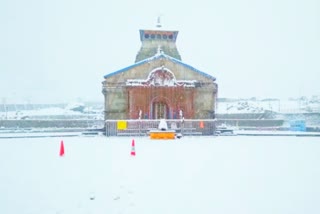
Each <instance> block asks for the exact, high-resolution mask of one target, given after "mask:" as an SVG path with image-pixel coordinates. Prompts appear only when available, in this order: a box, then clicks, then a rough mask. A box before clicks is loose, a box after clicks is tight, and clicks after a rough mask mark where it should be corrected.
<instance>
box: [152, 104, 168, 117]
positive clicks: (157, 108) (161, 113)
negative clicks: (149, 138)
mask: <svg viewBox="0 0 320 214" xmlns="http://www.w3.org/2000/svg"><path fill="white" fill-rule="evenodd" d="M152 110H153V111H152V112H153V115H152V117H153V119H167V117H168V115H167V114H168V105H167V104H166V103H164V102H154V103H153V105H152Z"/></svg>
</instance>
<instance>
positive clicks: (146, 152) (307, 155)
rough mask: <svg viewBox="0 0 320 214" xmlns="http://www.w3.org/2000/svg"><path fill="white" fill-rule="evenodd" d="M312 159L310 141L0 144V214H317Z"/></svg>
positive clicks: (317, 146)
mask: <svg viewBox="0 0 320 214" xmlns="http://www.w3.org/2000/svg"><path fill="white" fill-rule="evenodd" d="M132 139H134V140H135V150H136V156H135V157H132V156H130V151H131V141H132ZM61 140H63V141H64V146H65V156H64V157H59V146H60V141H61ZM319 152H320V140H319V138H317V137H246V136H220V137H183V138H182V139H179V140H150V139H148V138H146V137H136V138H127V137H121V138H115V137H111V138H106V137H102V136H101V137H69V138H64V139H60V138H36V139H0V169H1V172H0V175H1V176H0V192H1V193H2V194H1V195H0V203H1V205H0V213H6V214H11V213H12V214H13V213H26V214H38V213H39V214H44V213H49V214H51V213H60V214H62V213H74V214H81V213H94V214H99V213H115V214H120V213H123V214H124V213H134V214H138V213H139V214H141V213H153V214H157V213H159V214H160V213H169V214H170V213H190V214H193V213H202V214H203V213H208V214H209V213H210V214H211V213H279V214H280V213H281V214H283V213H290V214H294V213H319V211H320V206H319V205H318V204H319V203H318V202H319V198H320V184H319V180H320V168H319V167H318V166H319V164H320V156H319Z"/></svg>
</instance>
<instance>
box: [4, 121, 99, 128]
mask: <svg viewBox="0 0 320 214" xmlns="http://www.w3.org/2000/svg"><path fill="white" fill-rule="evenodd" d="M103 125H104V123H103V120H0V128H1V129H10V128H11V129H14V128H23V129H29V128H89V127H94V126H97V127H99V128H101V127H103Z"/></svg>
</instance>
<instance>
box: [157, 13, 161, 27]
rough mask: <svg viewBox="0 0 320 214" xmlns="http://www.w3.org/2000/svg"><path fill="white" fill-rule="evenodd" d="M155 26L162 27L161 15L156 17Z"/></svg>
mask: <svg viewBox="0 0 320 214" xmlns="http://www.w3.org/2000/svg"><path fill="white" fill-rule="evenodd" d="M156 27H158V28H161V27H162V24H161V16H160V15H159V16H158V18H157V25H156Z"/></svg>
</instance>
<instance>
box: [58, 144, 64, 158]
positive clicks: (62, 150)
mask: <svg viewBox="0 0 320 214" xmlns="http://www.w3.org/2000/svg"><path fill="white" fill-rule="evenodd" d="M59 155H60V157H62V156H63V155H64V144H63V140H62V141H61V143H60V154H59Z"/></svg>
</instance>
